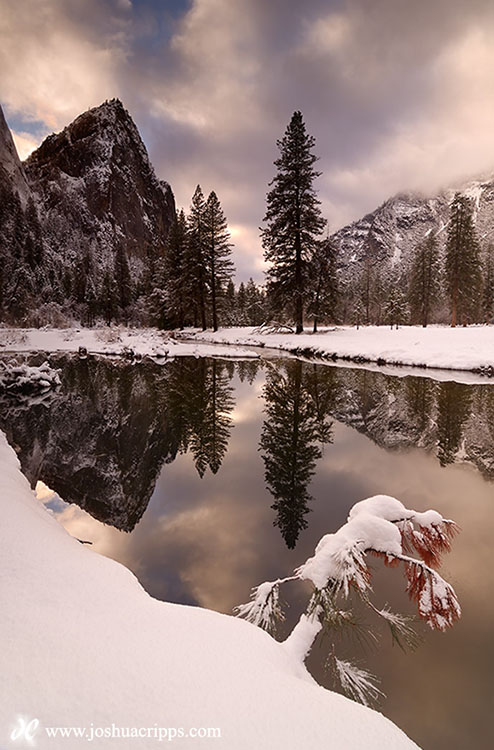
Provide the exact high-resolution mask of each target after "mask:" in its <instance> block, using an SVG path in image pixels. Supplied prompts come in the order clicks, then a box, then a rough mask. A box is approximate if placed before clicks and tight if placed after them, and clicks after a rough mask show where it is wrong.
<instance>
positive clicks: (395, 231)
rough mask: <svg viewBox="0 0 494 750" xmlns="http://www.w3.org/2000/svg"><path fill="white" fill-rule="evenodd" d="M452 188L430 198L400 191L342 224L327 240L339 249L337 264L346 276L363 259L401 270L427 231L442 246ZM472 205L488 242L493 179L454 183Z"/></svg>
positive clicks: (493, 218)
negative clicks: (372, 208) (345, 224)
mask: <svg viewBox="0 0 494 750" xmlns="http://www.w3.org/2000/svg"><path fill="white" fill-rule="evenodd" d="M455 192H457V191H456V190H454V189H451V190H446V191H444V192H441V193H439V194H438V195H436V196H433V197H424V196H421V195H418V194H414V193H402V194H399V195H396V196H394V197H393V198H390V199H389V200H387V201H386V202H385V203H383V204H382V205H381V206H379V208H376V210H375V211H373V212H372V213H370V214H367V215H366V216H364V217H363V218H362V219H359V220H358V221H355V222H353V223H352V224H349V225H348V226H346V227H343V228H342V229H340V230H339V231H338V232H335V234H333V236H332V239H333V241H334V242H335V244H336V245H337V247H338V248H339V265H340V268H341V269H342V271H343V273H344V274H345V275H346V276H347V277H349V278H352V277H355V276H358V275H359V273H360V272H361V270H362V268H363V266H364V264H365V263H366V260H367V259H369V261H370V263H371V264H372V265H374V264H377V266H381V267H382V268H383V270H385V271H386V270H387V271H392V270H394V271H402V270H403V271H405V272H406V270H407V268H408V264H409V261H410V259H411V257H412V255H413V251H414V249H415V248H416V246H417V244H418V243H419V242H420V241H421V240H423V239H424V238H425V237H426V236H427V235H428V234H429V233H430V232H431V231H433V232H435V233H436V235H437V238H438V241H439V243H440V246H444V242H445V240H446V236H447V231H446V230H447V225H448V221H449V206H450V203H451V201H452V199H453V196H454V194H455ZM458 192H460V193H462V194H464V195H466V196H468V197H469V198H470V199H471V201H472V203H473V205H474V208H475V215H476V222H477V230H478V233H479V238H480V240H481V242H482V244H483V245H484V244H487V243H488V242H490V241H494V178H489V179H485V180H476V181H472V182H469V183H467V184H465V185H462V186H459V187H458Z"/></svg>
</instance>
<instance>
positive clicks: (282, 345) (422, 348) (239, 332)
mask: <svg viewBox="0 0 494 750" xmlns="http://www.w3.org/2000/svg"><path fill="white" fill-rule="evenodd" d="M194 338H195V340H197V341H204V342H216V343H218V344H220V343H221V344H228V343H229V344H234V345H239V346H246V345H250V346H265V347H269V348H274V349H283V350H284V351H289V352H293V353H300V354H302V355H303V354H309V355H311V356H319V357H322V358H335V359H336V358H340V359H350V360H353V361H356V362H365V361H369V362H377V363H378V364H380V365H408V366H413V367H417V366H418V367H427V368H438V369H446V370H466V371H470V372H475V371H478V370H484V371H485V375H486V376H484V377H483V378H482V380H481V381H480V382H489V377H487V375H489V374H490V375H494V326H472V327H470V328H449V327H446V326H430V327H428V328H419V327H416V326H406V327H403V328H399V329H398V330H396V329H394V330H391V329H390V328H389V327H386V326H368V327H362V328H359V329H358V330H357V329H356V328H348V327H343V326H342V327H337V328H333V329H330V330H326V331H322V332H320V333H317V334H311V333H303V334H299V335H298V336H297V335H295V334H285V333H281V334H276V333H274V334H262V333H261V334H259V333H257V334H256V333H255V329H253V328H224V329H221V330H220V331H218V332H217V333H212V332H210V331H206V332H205V333H197V334H196V335H195V337H194ZM415 374H419V372H416V373H415ZM492 382H494V380H492Z"/></svg>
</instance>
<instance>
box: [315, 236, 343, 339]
mask: <svg viewBox="0 0 494 750" xmlns="http://www.w3.org/2000/svg"><path fill="white" fill-rule="evenodd" d="M336 252H337V251H336V247H335V246H334V244H333V243H332V242H331V241H330V240H329V239H328V240H326V241H325V242H319V243H317V245H316V248H315V250H314V254H313V256H312V262H311V276H312V293H311V296H310V301H309V305H308V308H307V312H308V313H309V315H310V316H311V317H312V318H313V319H314V327H313V330H314V333H316V331H317V325H318V323H319V322H321V321H325V320H335V319H336V306H337V304H338V277H337V267H336Z"/></svg>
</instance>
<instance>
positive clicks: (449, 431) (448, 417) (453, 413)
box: [437, 382, 472, 466]
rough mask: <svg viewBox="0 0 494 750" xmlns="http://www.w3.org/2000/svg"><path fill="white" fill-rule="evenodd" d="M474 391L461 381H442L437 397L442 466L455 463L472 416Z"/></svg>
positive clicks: (438, 451) (439, 451) (439, 454)
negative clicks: (469, 418)
mask: <svg viewBox="0 0 494 750" xmlns="http://www.w3.org/2000/svg"><path fill="white" fill-rule="evenodd" d="M471 405H472V391H471V389H470V387H469V386H468V385H462V384H461V383H452V382H451V383H441V385H440V386H439V396H438V399H437V410H438V415H437V429H438V450H437V455H438V458H439V461H440V463H441V465H442V466H445V465H446V464H450V463H453V462H454V460H455V456H456V453H457V451H458V448H459V447H460V443H461V439H462V437H463V425H464V424H465V422H466V420H467V419H468V417H469V416H470V411H471Z"/></svg>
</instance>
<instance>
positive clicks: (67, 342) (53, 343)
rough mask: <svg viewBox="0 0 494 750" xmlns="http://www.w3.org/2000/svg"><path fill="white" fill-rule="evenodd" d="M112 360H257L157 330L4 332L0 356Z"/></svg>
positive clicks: (237, 351)
mask: <svg viewBox="0 0 494 750" xmlns="http://www.w3.org/2000/svg"><path fill="white" fill-rule="evenodd" d="M80 348H83V349H86V350H87V352H88V353H89V354H107V355H111V356H119V355H123V356H127V357H129V356H130V357H131V356H132V355H139V356H142V357H144V356H149V357H151V358H153V359H156V360H157V361H160V360H170V359H173V358H174V357H221V358H235V359H237V358H241V359H246V358H249V359H254V358H257V357H259V354H258V353H257V352H254V351H252V349H246V348H240V347H232V346H222V345H216V344H212V345H208V344H207V343H206V342H202V341H199V340H198V341H190V342H188V341H179V340H177V339H175V338H174V337H173V336H171V335H170V334H169V333H166V332H164V331H159V330H157V329H156V328H145V329H136V328H125V327H121V328H120V327H111V328H108V327H104V328H58V329H57V328H25V329H19V328H17V329H9V328H0V352H1V351H5V352H34V351H45V352H77V351H79V349H80Z"/></svg>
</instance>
